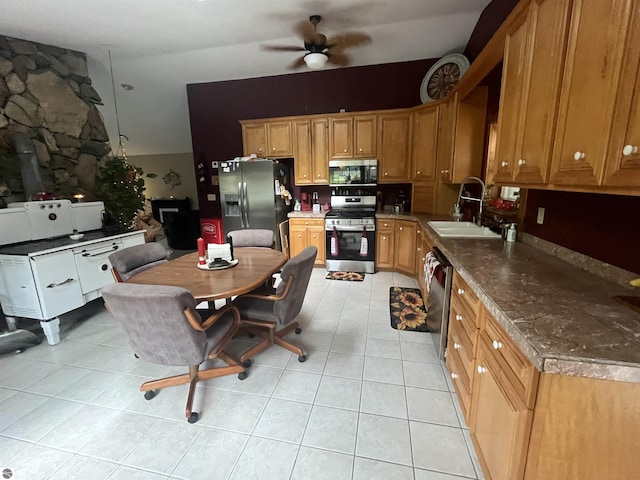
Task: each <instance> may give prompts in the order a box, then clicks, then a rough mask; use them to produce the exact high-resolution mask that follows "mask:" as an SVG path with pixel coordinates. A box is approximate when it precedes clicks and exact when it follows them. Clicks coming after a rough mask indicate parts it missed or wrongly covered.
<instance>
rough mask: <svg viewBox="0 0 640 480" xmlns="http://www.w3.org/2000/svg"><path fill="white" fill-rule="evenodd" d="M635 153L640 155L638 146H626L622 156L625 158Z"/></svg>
mask: <svg viewBox="0 0 640 480" xmlns="http://www.w3.org/2000/svg"><path fill="white" fill-rule="evenodd" d="M634 153H638V146H637V145H625V146H624V148H623V149H622V154H623V155H624V156H625V157H628V156H629V155H633V154H634Z"/></svg>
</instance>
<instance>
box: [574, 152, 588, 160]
mask: <svg viewBox="0 0 640 480" xmlns="http://www.w3.org/2000/svg"><path fill="white" fill-rule="evenodd" d="M584 157H585V153H584V152H576V153H574V154H573V159H574V160H575V161H579V160H583V159H584Z"/></svg>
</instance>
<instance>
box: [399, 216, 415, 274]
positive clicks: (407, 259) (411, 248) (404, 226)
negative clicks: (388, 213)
mask: <svg viewBox="0 0 640 480" xmlns="http://www.w3.org/2000/svg"><path fill="white" fill-rule="evenodd" d="M417 227H418V225H417V223H416V222H413V221H409V220H396V221H395V247H394V250H395V255H394V267H395V269H396V270H398V271H399V272H402V273H404V274H406V275H411V276H413V275H415V267H416V235H417V234H416V232H417V230H418V228H417Z"/></svg>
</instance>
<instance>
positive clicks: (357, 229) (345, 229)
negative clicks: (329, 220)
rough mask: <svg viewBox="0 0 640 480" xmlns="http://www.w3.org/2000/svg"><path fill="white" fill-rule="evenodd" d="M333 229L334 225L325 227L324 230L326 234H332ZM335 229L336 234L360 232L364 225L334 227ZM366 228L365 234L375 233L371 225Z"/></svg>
mask: <svg viewBox="0 0 640 480" xmlns="http://www.w3.org/2000/svg"><path fill="white" fill-rule="evenodd" d="M333 227H334V225H326V226H325V227H324V229H325V231H327V232H333ZM335 227H336V230H337V231H338V232H362V228H363V227H364V225H335ZM366 227H367V233H369V232H375V231H376V229H375V227H374V226H373V225H367V226H366Z"/></svg>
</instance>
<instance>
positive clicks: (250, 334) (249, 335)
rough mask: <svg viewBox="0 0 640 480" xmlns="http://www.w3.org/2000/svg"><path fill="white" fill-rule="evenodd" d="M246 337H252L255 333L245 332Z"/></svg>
mask: <svg viewBox="0 0 640 480" xmlns="http://www.w3.org/2000/svg"><path fill="white" fill-rule="evenodd" d="M247 337H249V338H253V337H255V335H254V334H253V333H251V332H249V333H247Z"/></svg>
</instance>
